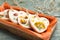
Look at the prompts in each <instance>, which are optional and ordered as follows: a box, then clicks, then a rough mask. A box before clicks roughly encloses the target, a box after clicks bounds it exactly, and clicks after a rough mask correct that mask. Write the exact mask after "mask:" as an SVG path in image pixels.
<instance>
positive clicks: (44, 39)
mask: <svg viewBox="0 0 60 40" xmlns="http://www.w3.org/2000/svg"><path fill="white" fill-rule="evenodd" d="M10 8H13V9H15V10H22V11H26V9H25V8H22V7H17V6H10V5H9V4H8V3H7V2H5V3H3V5H1V6H0V11H3V10H5V9H10ZM28 12H29V13H31V14H34V13H36V12H34V11H31V10H28ZM38 16H41V17H46V18H48V19H49V21H50V24H49V26H48V28H47V31H45V32H44V33H41V34H39V33H37V32H35V31H32V30H31V29H26V28H23V27H21V26H20V25H17V24H14V23H12V22H9V21H7V20H3V19H0V25H1V28H4V29H7V30H8V31H10V32H12V33H14V34H16V35H18V36H21V37H24V38H26V39H28V40H50V37H51V35H52V32H53V30H54V29H55V26H54V25H55V24H56V22H57V19H56V18H55V17H53V16H48V15H45V14H42V13H39V15H38Z"/></svg>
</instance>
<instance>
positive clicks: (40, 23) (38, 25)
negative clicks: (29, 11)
mask: <svg viewBox="0 0 60 40" xmlns="http://www.w3.org/2000/svg"><path fill="white" fill-rule="evenodd" d="M34 25H35V26H36V27H37V28H39V29H44V28H45V25H44V24H43V22H36V23H35V24H34Z"/></svg>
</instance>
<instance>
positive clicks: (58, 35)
mask: <svg viewBox="0 0 60 40" xmlns="http://www.w3.org/2000/svg"><path fill="white" fill-rule="evenodd" d="M4 1H5V0H0V5H1V4H2V3H3V2H4ZM57 1H59V0H57ZM7 2H8V3H9V4H11V5H15V4H13V2H12V0H7ZM59 3H60V2H59ZM19 5H20V6H22V7H25V8H28V9H30V10H34V7H33V6H34V5H33V4H32V3H31V1H30V0H25V1H24V2H23V3H21V4H19ZM59 7H60V4H59ZM56 14H57V15H60V12H57V13H53V14H52V15H53V16H54V15H56ZM57 19H58V22H57V25H56V29H55V31H54V33H53V35H52V37H51V40H60V17H57ZM0 40H25V39H24V38H22V37H17V36H16V35H14V34H12V33H10V32H8V31H7V30H3V29H0Z"/></svg>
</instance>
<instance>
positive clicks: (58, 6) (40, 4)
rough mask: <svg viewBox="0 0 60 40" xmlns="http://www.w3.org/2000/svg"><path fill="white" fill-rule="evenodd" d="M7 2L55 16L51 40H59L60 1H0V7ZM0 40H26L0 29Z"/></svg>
mask: <svg viewBox="0 0 60 40" xmlns="http://www.w3.org/2000/svg"><path fill="white" fill-rule="evenodd" d="M4 2H8V3H9V4H10V5H14V6H21V7H25V8H27V9H30V10H34V11H36V12H43V13H44V14H47V15H51V16H55V17H57V19H58V22H57V25H56V29H55V31H54V33H53V35H52V37H51V40H60V25H59V24H60V0H0V5H2V4H3V3H4ZM0 40H26V39H24V38H22V37H18V36H16V35H14V34H12V33H10V32H9V31H7V30H4V29H0Z"/></svg>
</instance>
